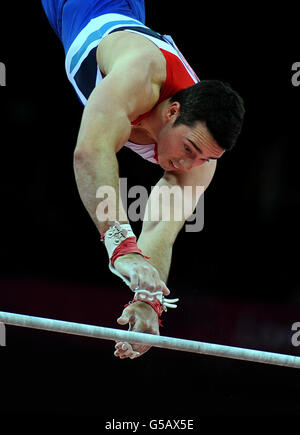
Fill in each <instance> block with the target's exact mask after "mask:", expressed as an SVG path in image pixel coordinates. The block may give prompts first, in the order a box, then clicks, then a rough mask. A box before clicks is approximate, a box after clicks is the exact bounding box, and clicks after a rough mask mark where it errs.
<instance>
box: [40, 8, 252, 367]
mask: <svg viewBox="0 0 300 435" xmlns="http://www.w3.org/2000/svg"><path fill="white" fill-rule="evenodd" d="M42 5H43V8H44V11H45V13H46V15H47V17H48V20H49V23H50V25H51V27H52V28H53V30H54V31H55V33H56V34H57V36H58V37H59V39H60V40H61V42H62V44H63V47H64V51H65V68H66V73H67V76H68V79H69V81H70V82H71V84H72V86H73V87H74V90H75V91H76V94H77V96H78V98H79V100H80V101H81V103H82V104H83V105H84V110H83V115H82V119H81V124H80V128H79V133H78V138H77V143H76V147H75V151H74V172H75V178H76V183H77V187H78V191H79V195H80V198H81V200H82V202H83V204H84V206H85V208H86V210H87V212H88V213H89V215H90V217H91V219H92V220H93V222H94V224H95V225H96V227H97V229H98V231H99V237H101V240H102V241H103V242H104V245H105V247H106V249H107V251H108V256H109V268H110V270H111V271H112V272H113V273H115V274H116V275H118V276H119V277H120V278H122V279H123V280H124V281H125V282H126V283H127V284H128V286H129V287H130V289H131V290H132V291H133V292H134V298H133V300H132V301H130V303H129V304H128V305H127V306H126V307H125V308H124V310H123V312H122V314H121V316H120V317H119V318H118V319H117V322H118V324H120V325H126V324H128V326H129V330H132V331H136V332H146V333H150V334H159V327H160V324H161V319H160V317H161V315H162V312H163V311H165V310H166V308H167V307H173V306H175V305H174V302H176V300H174V299H173V300H172V299H171V300H168V299H166V296H168V295H169V294H170V290H169V289H168V287H167V285H166V283H167V278H168V274H169V269H170V264H171V257H172V247H173V244H174V241H175V239H176V237H177V235H178V233H179V232H180V230H181V229H182V227H183V226H184V223H185V220H186V218H187V216H183V218H182V219H181V220H176V219H174V218H173V219H172V216H173V215H174V210H173V207H174V205H173V204H172V202H170V204H169V207H170V210H169V211H170V216H171V218H170V219H169V221H165V220H163V219H159V220H156V221H151V220H145V219H144V221H143V226H142V231H141V234H140V236H139V238H138V240H137V239H136V237H135V235H134V233H133V231H132V229H131V226H130V223H129V220H128V217H127V215H126V213H125V210H124V209H123V206H122V201H121V198H120V187H119V166H118V159H117V153H118V151H119V150H120V149H121V148H122V147H126V148H130V149H131V150H132V151H134V152H136V153H138V154H139V155H140V156H141V157H142V158H144V159H146V160H147V161H149V162H150V163H151V164H156V165H159V166H160V167H161V168H162V169H163V174H162V177H161V178H160V180H159V181H158V183H157V185H156V186H158V187H161V186H167V187H172V186H179V187H180V188H181V189H184V187H185V186H192V187H195V186H203V188H204V189H206V188H207V187H208V185H209V184H210V182H211V180H212V178H213V175H214V172H215V169H216V163H217V159H219V158H220V157H221V156H222V155H223V154H224V152H225V151H228V150H230V149H232V147H233V146H234V145H235V143H236V141H237V138H238V136H239V134H240V131H241V128H242V123H243V118H244V113H245V109H244V103H243V99H242V98H241V97H240V96H239V94H238V93H237V92H236V91H234V90H233V89H232V88H231V86H230V85H229V84H228V83H223V82H221V81H219V80H203V81H200V80H199V78H198V77H197V75H196V74H195V72H194V71H193V69H192V68H191V66H190V65H189V64H188V62H187V61H186V59H185V58H184V56H183V55H182V53H181V52H180V51H179V49H178V48H177V46H176V44H175V42H174V41H173V39H172V38H171V37H170V36H168V35H163V34H160V33H157V32H155V31H153V30H152V29H150V28H149V27H147V26H146V25H145V8H144V1H143V0H128V1H125V0H89V1H87V0H42ZM129 169H130V168H129ZM101 186H110V187H111V188H113V189H114V192H116V195H115V198H114V199H108V200H107V206H108V208H112V209H114V210H115V212H116V219H108V218H107V216H106V214H105V213H104V212H103V214H101V212H99V203H101V200H99V198H97V195H96V192H97V190H98V189H99V187H101ZM193 192H194V193H193V198H192V208H195V207H196V205H197V203H198V200H199V195H198V196H197V194H196V192H195V190H193ZM102 201H104V199H102ZM150 208H151V195H150V197H149V200H148V203H147V209H150ZM191 214H192V211H191ZM149 348H150V346H147V345H143V344H134V343H132V344H130V343H127V342H122V341H121V342H117V343H116V346H115V353H114V354H115V356H117V357H119V358H121V359H124V358H131V359H133V358H135V357H138V356H140V355H142V354H143V353H145V352H146V351H147V350H148V349H149Z"/></svg>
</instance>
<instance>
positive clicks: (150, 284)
mask: <svg viewBox="0 0 300 435" xmlns="http://www.w3.org/2000/svg"><path fill="white" fill-rule="evenodd" d="M114 267H115V268H116V269H117V271H118V272H119V273H121V274H122V275H123V276H125V277H127V278H128V279H129V280H130V288H131V290H133V291H134V290H135V289H136V288H137V287H138V288H140V289H143V290H149V291H151V292H156V291H162V292H163V295H164V296H168V295H169V294H170V290H169V289H168V287H167V286H166V284H165V283H164V282H163V281H162V280H161V279H160V276H159V273H158V271H157V269H156V268H155V267H154V266H152V264H151V263H150V262H149V261H148V260H147V259H146V258H144V257H143V256H142V255H140V254H136V253H131V254H126V255H123V256H122V257H119V258H117V259H116V261H115V263H114Z"/></svg>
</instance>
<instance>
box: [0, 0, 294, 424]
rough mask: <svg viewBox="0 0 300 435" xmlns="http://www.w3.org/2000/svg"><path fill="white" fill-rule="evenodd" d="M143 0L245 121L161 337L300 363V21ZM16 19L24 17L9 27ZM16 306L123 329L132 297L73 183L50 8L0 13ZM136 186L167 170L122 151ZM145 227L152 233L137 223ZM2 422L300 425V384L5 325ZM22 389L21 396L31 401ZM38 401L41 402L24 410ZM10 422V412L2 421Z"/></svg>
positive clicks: (232, 366) (67, 99) (255, 370)
mask: <svg viewBox="0 0 300 435" xmlns="http://www.w3.org/2000/svg"><path fill="white" fill-rule="evenodd" d="M192 4H193V5H195V6H196V4H198V3H196V2H188V3H187V7H185V8H182V7H179V6H178V4H176V5H175V4H172V5H169V4H168V6H170V7H168V6H167V3H166V4H165V5H164V6H163V7H162V2H158V1H152V2H150V1H146V13H147V21H146V24H147V25H148V26H150V27H151V28H153V30H156V31H159V32H161V33H166V34H171V35H172V36H173V38H174V40H175V42H176V43H177V45H178V47H179V49H181V51H182V52H183V53H184V56H185V57H186V59H187V60H188V61H189V62H190V64H191V65H192V67H193V68H194V70H195V71H196V72H197V74H198V76H199V77H200V79H220V80H224V81H227V82H229V83H231V85H232V86H233V88H234V89H236V90H237V91H238V92H239V93H240V94H241V95H242V97H243V98H244V101H245V105H246V118H245V124H244V128H243V131H242V134H241V136H240V138H239V141H238V144H237V146H236V148H235V149H234V150H233V151H231V152H229V153H226V154H225V156H224V157H223V158H222V159H221V161H220V162H219V163H218V168H217V171H216V175H215V177H214V179H213V182H212V184H211V186H210V187H209V189H208V191H207V192H206V193H205V226H204V229H203V231H202V232H200V233H186V232H184V231H182V232H181V233H180V234H179V236H178V238H177V240H176V243H175V246H174V251H173V252H174V253H173V260H172V267H171V271H170V276H169V281H168V286H169V288H171V290H172V294H173V295H174V297H175V296H178V297H179V298H180V304H179V308H178V309H177V310H176V312H174V311H172V312H168V314H167V315H166V316H165V320H164V324H165V327H164V328H163V329H162V331H161V334H163V335H170V336H176V337H183V338H190V339H196V340H201V341H207V342H214V343H221V344H228V345H232V346H241V347H249V348H255V349H260V350H267V351H273V352H280V353H289V354H292V355H298V356H300V348H299V347H293V346H292V344H291V336H292V332H291V326H292V324H293V323H294V322H296V321H300V312H299V309H300V282H299V277H298V273H299V272H298V269H299V268H298V263H299V261H298V258H299V257H298V238H299V233H298V222H299V204H300V199H299V184H300V183H299V180H298V158H299V127H298V122H299V121H298V101H299V96H300V94H299V93H300V87H299V88H298V87H293V86H292V84H291V77H292V72H291V67H292V64H293V63H294V62H297V61H300V59H299V53H298V51H297V50H296V41H297V38H296V25H295V24H294V20H293V11H290V10H288V8H287V7H286V8H282V7H281V8H280V9H279V8H278V10H276V9H274V7H272V10H270V11H262V10H258V9H254V7H253V6H252V5H251V6H247V4H244V5H243V8H241V9H236V10H235V11H230V10H229V9H226V8H225V9H224V10H222V9H220V7H219V6H215V5H212V6H211V7H210V8H208V6H207V5H205V4H203V5H201V6H197V8H193V7H192V6H191V5H192ZM12 17H13V18H12ZM0 37H1V39H0V41H1V44H0V61H1V62H4V63H5V64H6V68H7V86H6V87H2V88H0V98H1V149H2V152H1V185H0V189H1V190H0V195H1V204H2V207H1V218H2V219H1V243H0V264H1V279H0V287H1V301H0V307H1V310H3V311H11V312H17V313H23V314H29V315H36V316H42V317H50V318H57V319H62V320H69V321H75V322H82V323H89V324H99V325H101V326H107V327H117V324H116V318H117V317H118V316H119V314H120V312H121V310H122V306H123V304H125V303H127V302H128V299H130V297H131V295H130V293H129V290H128V289H127V288H126V287H125V286H124V285H123V284H122V283H121V281H120V280H119V279H118V278H117V277H115V276H113V275H112V274H111V273H110V272H109V271H108V268H107V254H106V252H105V250H104V248H103V246H102V245H101V243H100V242H99V237H98V234H97V231H96V229H95V228H94V226H93V223H92V222H91V220H90V218H89V217H88V214H87V212H86V211H85V209H84V207H83V205H82V203H81V201H80V199H79V196H78V194H77V188H76V184H75V180H74V175H73V150H74V147H75V143H76V137H77V133H78V129H79V125H80V119H81V114H82V106H81V104H80V103H79V100H78V99H77V96H76V94H75V92H74V91H73V89H72V87H71V85H70V84H69V82H68V81H67V78H66V75H65V71H64V52H63V48H62V46H61V44H60V42H59V40H58V39H57V37H56V35H55V34H54V32H53V31H52V29H51V28H50V26H49V24H48V22H47V20H46V17H45V15H44V13H43V10H42V7H41V5H40V3H39V2H32V3H30V4H29V2H26V5H25V4H18V12H17V14H16V11H15V10H14V9H13V7H12V6H11V9H7V10H5V9H3V10H2V14H1V34H0ZM118 159H119V162H120V175H121V176H123V177H128V185H129V187H130V186H131V185H135V184H138V185H145V186H146V187H147V188H150V186H151V185H154V184H155V183H156V182H157V181H158V179H159V178H160V177H161V175H162V170H161V169H160V168H158V167H156V166H155V165H152V164H151V163H149V162H146V161H144V160H143V159H141V158H140V157H139V156H138V155H135V154H134V153H132V152H131V151H130V150H127V149H122V150H121V151H120V153H119V154H118ZM132 226H133V228H134V230H135V232H136V234H138V233H139V231H140V229H141V223H139V222H138V223H133V224H132ZM0 353H1V358H0V364H1V365H2V369H1V372H2V374H3V384H2V385H1V387H2V392H3V394H2V399H3V403H2V408H1V409H2V412H3V414H6V415H9V414H16V413H23V414H24V415H29V416H30V415H34V414H36V415H37V414H44V415H49V416H50V415H52V416H53V415H61V416H77V417H79V416H90V417H92V416H94V417H97V419H98V422H99V428H101V427H103V422H104V421H105V420H107V419H108V418H109V417H111V418H118V417H119V418H121V419H123V420H126V419H127V420H130V419H131V420H133V419H136V420H138V419H139V418H141V417H142V416H147V417H149V418H150V419H151V418H157V417H158V416H161V417H162V418H165V419H167V418H172V417H181V418H191V417H193V418H196V419H198V420H197V421H198V422H199V421H201V419H203V418H204V417H205V416H219V415H220V416H272V417H273V418H272V420H273V421H274V419H275V418H276V417H278V416H288V415H289V416H299V415H300V405H299V400H298V399H297V394H298V393H299V387H298V382H299V374H298V371H297V370H295V369H288V368H281V367H272V366H265V365H258V364H254V363H247V362H241V361H233V360H225V359H220V358H213V357H208V356H199V355H194V354H186V353H180V352H172V351H164V350H161V349H152V350H150V352H149V353H148V354H147V355H145V356H144V357H143V358H140V359H137V360H134V361H130V360H125V361H120V360H118V359H116V358H115V357H113V343H111V342H102V341H101V342H99V341H97V340H92V339H86V338H81V337H73V336H64V335H60V334H53V333H47V332H39V331H34V330H23V329H21V328H16V327H7V346H6V347H5V348H4V347H2V348H0ZM17 393H19V394H17ZM24 394H25V395H26V400H24ZM0 413H1V411H0Z"/></svg>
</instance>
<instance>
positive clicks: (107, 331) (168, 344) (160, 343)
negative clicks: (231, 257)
mask: <svg viewBox="0 0 300 435" xmlns="http://www.w3.org/2000/svg"><path fill="white" fill-rule="evenodd" d="M0 322H2V323H5V324H6V325H13V326H21V327H25V328H34V329H42V330H46V331H52V332H61V333H64V334H73V335H81V336H85V337H94V338H102V339H103V340H113V341H125V342H129V343H143V344H146V345H150V346H154V347H160V348H163V349H172V350H180V351H184V352H194V353H200V354H205V355H211V356H218V357H223V358H233V359H239V360H243V361H252V362H256V363H264V364H273V365H278V366H287V367H294V368H300V357H297V356H293V355H284V354H280V353H272V352H264V351H260V350H253V349H243V348H240V347H231V346H223V345H220V344H213V343H203V342H201V341H193V340H185V339H181V338H174V337H165V336H161V335H152V334H144V333H142V332H133V331H124V330H121V329H113V328H104V327H101V326H95V325H86V324H83V323H74V322H65V321H61V320H55V319H46V318H42V317H33V316H26V315H23V314H14V313H6V312H3V311H0Z"/></svg>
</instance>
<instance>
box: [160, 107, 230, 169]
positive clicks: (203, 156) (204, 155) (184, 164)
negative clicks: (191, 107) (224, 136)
mask: <svg viewBox="0 0 300 435" xmlns="http://www.w3.org/2000/svg"><path fill="white" fill-rule="evenodd" d="M179 107H180V105H179V103H176V102H174V103H172V104H171V105H170V106H169V108H168V111H167V112H166V113H165V114H164V116H165V123H164V125H163V127H162V128H161V130H160V132H159V134H158V137H157V151H158V162H159V165H160V166H161V167H162V168H163V169H165V170H166V171H189V170H190V169H192V168H193V167H195V166H201V165H203V164H204V163H206V162H209V161H210V160H213V159H218V158H220V157H221V156H222V155H223V154H224V152H225V150H224V149H222V148H220V147H219V145H218V144H217V142H216V141H215V140H214V138H213V137H212V135H211V134H210V132H209V131H208V129H207V127H206V125H205V123H203V122H198V123H197V124H196V125H195V126H194V127H188V126H187V125H183V124H180V125H177V126H176V127H173V124H174V122H175V120H176V118H177V116H178V114H179Z"/></svg>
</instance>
